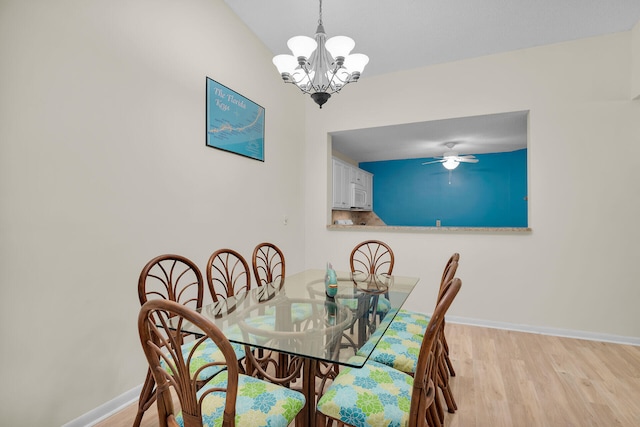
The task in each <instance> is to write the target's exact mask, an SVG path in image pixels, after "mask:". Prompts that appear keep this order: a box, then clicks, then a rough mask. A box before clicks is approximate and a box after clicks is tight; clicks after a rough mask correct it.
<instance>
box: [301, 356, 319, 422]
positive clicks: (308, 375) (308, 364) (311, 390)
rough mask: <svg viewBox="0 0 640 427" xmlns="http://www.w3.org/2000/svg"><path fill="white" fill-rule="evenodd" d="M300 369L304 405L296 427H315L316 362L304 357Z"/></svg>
mask: <svg viewBox="0 0 640 427" xmlns="http://www.w3.org/2000/svg"><path fill="white" fill-rule="evenodd" d="M303 360H304V365H303V367H302V393H303V394H304V398H305V399H306V403H305V405H304V408H302V411H300V414H299V415H298V417H296V425H301V426H308V427H315V425H316V369H317V366H318V361H317V360H315V359H311V358H308V357H305V358H304V359H303Z"/></svg>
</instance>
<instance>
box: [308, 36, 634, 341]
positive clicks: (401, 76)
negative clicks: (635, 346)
mask: <svg viewBox="0 0 640 427" xmlns="http://www.w3.org/2000/svg"><path fill="white" fill-rule="evenodd" d="M425 43H428V41H425ZM630 47H631V33H630V32H627V33H620V34H615V35H610V36H606V37H598V38H593V39H585V40H581V41H575V42H570V43H563V44H557V45H553V46H546V47H538V48H533V49H527V50H520V51H515V52H510V53H505V54H500V55H493V56H487V57H482V58H477V59H471V60H465V61H459V62H454V63H448V64H442V65H438V66H432V67H427V68H422V69H417V70H411V71H406V72H399V73H395V74H390V75H386V76H380V77H371V78H366V77H363V78H362V80H361V81H360V82H359V83H358V84H356V85H351V86H348V87H346V88H345V89H344V90H343V92H342V93H341V94H339V95H335V96H334V97H332V98H331V100H330V101H329V102H328V103H327V104H326V105H325V106H324V107H323V109H322V110H318V108H317V107H314V106H313V105H312V104H311V103H309V104H307V129H306V131H307V152H306V167H307V177H308V182H307V193H308V194H310V195H311V194H312V195H314V197H312V198H308V200H307V211H306V217H307V223H306V230H307V231H306V237H307V238H306V247H307V250H306V253H307V258H306V259H307V267H320V266H321V265H322V263H323V261H327V260H330V261H332V262H333V263H334V265H335V266H336V267H337V268H339V269H340V268H343V269H344V268H348V257H349V252H350V248H352V247H353V246H354V245H355V244H356V243H357V242H359V241H362V240H365V239H369V238H378V239H382V240H385V241H387V242H388V243H389V244H390V245H391V246H392V248H393V249H394V251H395V253H396V267H395V269H394V272H395V273H397V274H401V275H417V276H420V277H421V281H420V283H419V286H418V288H417V289H416V291H415V292H414V294H413V296H412V298H411V299H410V300H409V301H408V303H407V306H408V307H409V308H412V309H415V310H420V311H424V312H430V311H431V309H432V307H433V303H434V299H435V295H436V292H437V285H438V280H439V278H440V274H441V272H442V268H443V266H444V263H445V261H446V260H447V258H448V257H449V255H450V254H451V253H453V252H454V251H458V252H460V253H461V264H460V268H459V270H458V271H459V276H460V277H461V278H462V280H463V287H462V291H461V293H460V294H459V296H458V299H457V301H456V302H455V303H454V305H453V306H452V309H451V315H452V316H455V317H458V318H466V319H471V320H472V321H478V322H484V323H491V322H496V323H505V324H512V325H520V326H523V327H533V328H539V329H549V328H551V329H558V330H570V331H586V332H589V333H593V334H605V335H615V336H622V337H633V338H635V339H636V340H637V338H638V337H640V310H638V301H640V287H639V286H637V277H638V276H639V275H640V263H639V262H638V249H637V242H638V240H639V239H640V231H639V227H638V218H640V201H639V200H638V198H637V197H636V196H637V194H638V182H640V172H639V170H640V169H639V168H638V161H637V160H638V158H640V102H638V101H630V99H631V97H630V96H629V94H630V90H631V88H630V82H631V74H630V73H631V57H630ZM374 60H375V58H372V61H374ZM365 72H366V70H365ZM516 110H530V138H529V203H530V206H529V220H530V227H531V228H532V229H533V230H532V232H531V233H505V232H494V233H491V232H435V231H434V232H425V233H410V232H366V231H336V230H327V228H326V224H327V218H328V202H327V199H328V197H327V192H328V188H327V173H328V170H329V168H328V160H327V157H328V154H327V132H332V131H338V130H347V129H358V128H365V127H372V126H384V125H392V124H399V123H410V122H418V121H424V120H437V119H444V118H452V117H462V116H472V115H480V114H490V113H499V112H506V111H516ZM391 143H392V142H391ZM454 173H455V172H454ZM374 182H375V177H374Z"/></svg>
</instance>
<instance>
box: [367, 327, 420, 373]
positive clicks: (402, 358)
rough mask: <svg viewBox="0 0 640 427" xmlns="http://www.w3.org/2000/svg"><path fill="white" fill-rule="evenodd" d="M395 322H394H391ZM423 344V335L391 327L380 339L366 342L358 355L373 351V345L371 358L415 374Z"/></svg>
mask: <svg viewBox="0 0 640 427" xmlns="http://www.w3.org/2000/svg"><path fill="white" fill-rule="evenodd" d="M391 323H392V324H393V322H391ZM421 345H422V335H418V334H410V333H408V332H406V331H397V330H395V329H391V326H389V329H387V331H386V332H385V333H384V335H383V336H382V338H380V341H378V342H377V345H376V341H375V340H372V339H370V340H369V341H367V342H366V343H365V345H364V346H362V348H361V349H360V350H358V353H357V354H358V355H360V356H366V355H367V354H369V353H370V352H371V347H372V346H375V348H374V350H373V352H371V356H369V360H373V361H375V362H378V363H382V364H384V365H387V366H390V367H392V368H394V369H397V370H399V371H402V372H406V373H407V374H413V373H415V371H416V365H417V364H418V356H419V355H420V346H421Z"/></svg>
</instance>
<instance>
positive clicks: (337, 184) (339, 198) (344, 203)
mask: <svg viewBox="0 0 640 427" xmlns="http://www.w3.org/2000/svg"><path fill="white" fill-rule="evenodd" d="M332 167H333V195H332V201H333V202H332V208H333V209H335V210H350V209H352V203H353V201H352V200H351V199H352V192H353V188H354V186H357V188H359V189H361V191H364V193H365V201H366V202H365V205H364V206H363V207H361V208H358V209H357V210H368V211H370V210H372V209H373V197H372V196H373V175H372V174H371V173H369V172H367V171H365V170H362V169H359V168H357V167H355V166H353V165H350V164H349V163H346V162H343V161H342V160H339V159H336V158H333V159H332Z"/></svg>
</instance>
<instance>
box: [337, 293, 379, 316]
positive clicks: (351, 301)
mask: <svg viewBox="0 0 640 427" xmlns="http://www.w3.org/2000/svg"><path fill="white" fill-rule="evenodd" d="M338 302H339V303H340V304H342V305H345V306H347V307H349V308H350V309H351V310H353V311H356V310H357V309H358V300H357V299H356V298H339V299H338ZM389 310H391V302H390V301H389V300H388V299H387V298H385V297H383V296H380V297H378V306H377V307H376V313H380V314H384V313H386V312H388V311H389Z"/></svg>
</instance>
